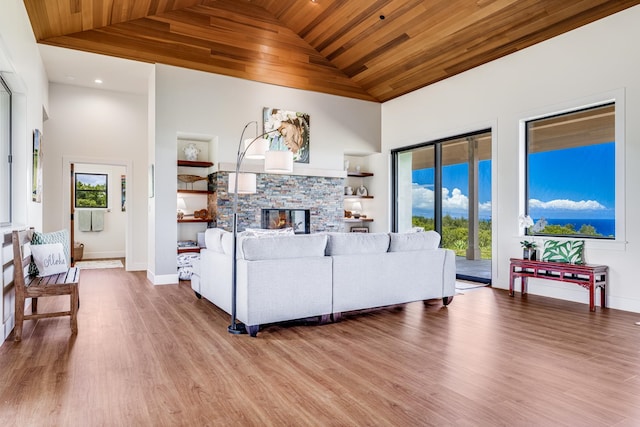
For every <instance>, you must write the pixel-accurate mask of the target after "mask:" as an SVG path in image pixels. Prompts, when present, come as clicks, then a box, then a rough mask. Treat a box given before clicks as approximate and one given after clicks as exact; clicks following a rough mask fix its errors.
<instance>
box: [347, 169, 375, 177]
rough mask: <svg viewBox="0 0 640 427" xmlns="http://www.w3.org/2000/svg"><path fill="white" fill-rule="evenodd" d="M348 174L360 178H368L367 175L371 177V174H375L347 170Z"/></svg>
mask: <svg viewBox="0 0 640 427" xmlns="http://www.w3.org/2000/svg"><path fill="white" fill-rule="evenodd" d="M347 176H355V177H358V178H366V177H369V176H373V173H372V172H351V171H348V172H347Z"/></svg>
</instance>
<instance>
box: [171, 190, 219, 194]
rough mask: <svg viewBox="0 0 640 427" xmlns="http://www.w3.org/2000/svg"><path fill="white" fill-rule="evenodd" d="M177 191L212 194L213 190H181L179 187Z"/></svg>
mask: <svg viewBox="0 0 640 427" xmlns="http://www.w3.org/2000/svg"><path fill="white" fill-rule="evenodd" d="M178 193H184V194H213V191H209V190H181V189H178Z"/></svg>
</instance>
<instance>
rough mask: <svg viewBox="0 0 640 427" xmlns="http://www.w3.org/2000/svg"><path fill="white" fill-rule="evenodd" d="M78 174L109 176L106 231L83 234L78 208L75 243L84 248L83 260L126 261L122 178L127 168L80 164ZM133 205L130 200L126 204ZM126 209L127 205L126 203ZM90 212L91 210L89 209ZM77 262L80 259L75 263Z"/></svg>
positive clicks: (125, 220)
mask: <svg viewBox="0 0 640 427" xmlns="http://www.w3.org/2000/svg"><path fill="white" fill-rule="evenodd" d="M74 171H75V173H97V174H107V176H108V181H107V193H108V197H109V199H108V201H107V206H108V208H107V209H105V210H104V211H105V213H104V229H103V230H102V231H80V227H79V224H80V221H78V219H77V214H78V212H79V211H80V210H82V209H81V208H78V209H76V211H75V212H76V221H74V223H73V225H74V240H75V241H76V242H79V243H82V244H83V245H84V250H83V256H82V259H85V260H86V259H98V258H124V256H125V242H126V235H127V234H126V233H127V212H126V210H125V211H123V210H122V206H121V195H122V193H121V176H122V175H124V176H125V177H126V175H127V168H126V167H124V166H118V165H94V164H84V163H78V164H75V165H74ZM128 203H131V201H130V200H127V204H128ZM125 209H126V204H125ZM89 210H91V209H89ZM76 261H77V260H76Z"/></svg>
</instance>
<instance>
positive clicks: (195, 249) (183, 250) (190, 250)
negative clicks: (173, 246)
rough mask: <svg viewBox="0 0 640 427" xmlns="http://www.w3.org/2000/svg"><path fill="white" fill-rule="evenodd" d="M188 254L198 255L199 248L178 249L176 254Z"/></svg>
mask: <svg viewBox="0 0 640 427" xmlns="http://www.w3.org/2000/svg"><path fill="white" fill-rule="evenodd" d="M189 252H195V253H200V248H199V247H197V246H196V247H195V248H180V247H179V248H178V253H179V254H184V253H189Z"/></svg>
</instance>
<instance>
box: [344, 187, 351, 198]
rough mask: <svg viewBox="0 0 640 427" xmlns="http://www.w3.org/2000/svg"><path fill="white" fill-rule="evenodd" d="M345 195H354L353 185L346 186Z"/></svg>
mask: <svg viewBox="0 0 640 427" xmlns="http://www.w3.org/2000/svg"><path fill="white" fill-rule="evenodd" d="M344 195H345V196H353V187H351V186H346V187H344Z"/></svg>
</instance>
